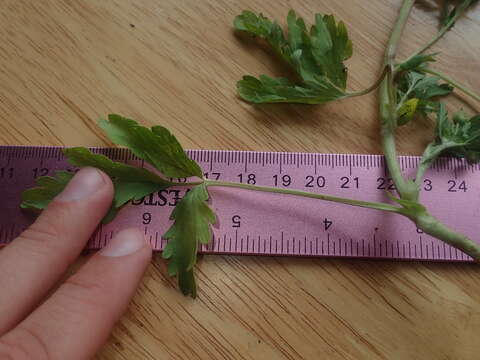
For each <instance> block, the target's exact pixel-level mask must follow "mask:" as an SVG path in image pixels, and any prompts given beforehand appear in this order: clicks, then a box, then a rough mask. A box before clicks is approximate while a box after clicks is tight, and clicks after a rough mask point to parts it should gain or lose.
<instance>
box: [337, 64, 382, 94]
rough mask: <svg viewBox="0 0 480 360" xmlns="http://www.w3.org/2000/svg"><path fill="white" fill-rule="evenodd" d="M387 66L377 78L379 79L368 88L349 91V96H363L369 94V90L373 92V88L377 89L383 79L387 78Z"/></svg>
mask: <svg viewBox="0 0 480 360" xmlns="http://www.w3.org/2000/svg"><path fill="white" fill-rule="evenodd" d="M387 72H388V70H387V67H384V68H383V71H382V74H381V75H380V77H379V78H378V79H377V81H375V82H374V83H373V85H371V86H369V87H368V88H366V89H364V90H359V91H353V92H350V93H347V94H346V96H347V97H355V96H362V95H366V94H368V93H369V92H372V91H373V90H375V89H376V88H377V87H378V86H379V85H380V83H381V82H382V80H383V79H384V78H385V76H386V75H387Z"/></svg>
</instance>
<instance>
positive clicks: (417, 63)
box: [399, 53, 437, 71]
mask: <svg viewBox="0 0 480 360" xmlns="http://www.w3.org/2000/svg"><path fill="white" fill-rule="evenodd" d="M435 55H437V53H435V54H419V55H415V56H413V57H412V58H410V59H408V60H407V61H405V62H403V63H401V64H400V65H399V69H400V70H402V71H410V70H416V69H418V68H420V67H422V66H426V65H427V63H429V62H434V61H436V60H435V58H434V56H435Z"/></svg>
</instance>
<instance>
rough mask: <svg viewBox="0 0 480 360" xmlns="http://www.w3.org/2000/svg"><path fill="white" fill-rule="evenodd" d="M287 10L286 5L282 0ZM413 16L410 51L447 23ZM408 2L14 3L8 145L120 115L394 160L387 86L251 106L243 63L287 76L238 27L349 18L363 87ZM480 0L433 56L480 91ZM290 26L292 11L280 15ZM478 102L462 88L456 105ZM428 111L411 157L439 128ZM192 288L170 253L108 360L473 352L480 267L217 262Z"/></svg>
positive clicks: (3, 30) (405, 136) (458, 355)
mask: <svg viewBox="0 0 480 360" xmlns="http://www.w3.org/2000/svg"><path fill="white" fill-rule="evenodd" d="M273 4H274V5H273ZM434 4H435V3H434V2H425V1H423V2H421V4H420V6H418V7H416V8H415V10H414V11H413V14H412V16H411V19H410V21H409V24H408V28H407V32H406V34H405V36H404V39H403V42H402V46H401V49H400V56H401V57H405V56H406V55H408V54H409V53H411V52H412V51H413V50H415V49H416V48H417V47H419V46H420V45H421V44H422V43H423V42H424V41H425V40H426V39H427V38H429V37H430V36H432V35H433V34H434V32H435V28H436V16H437V12H436V10H435V8H434V7H435V6H434ZM398 7H399V1H393V0H389V1H385V0H371V1H368V2H367V1H362V0H355V1H354V0H350V1H334V0H328V1H327V0H325V1H317V0H315V1H314V0H308V1H300V0H289V1H287V0H281V1H276V2H271V1H264V2H260V1H254V0H238V1H226V0H224V1H213V0H208V1H201V2H200V1H196V0H186V1H174V0H163V1H153V0H137V1H131V0H116V1H114V0H105V1H95V0H84V1H74V0H63V1H60V0H44V1H34V0H30V1H28V0H3V1H2V6H1V8H0V76H1V81H0V143H2V144H11V145H14V144H32V145H69V146H70V145H91V146H97V145H106V144H107V145H108V144H109V143H108V140H107V139H106V138H105V137H104V136H103V135H102V134H101V132H99V130H98V128H97V127H96V119H97V118H99V117H100V116H104V115H105V114H107V113H109V112H117V113H120V114H123V115H126V116H129V117H132V118H134V119H137V120H139V121H141V122H142V123H144V124H148V125H153V124H162V125H165V126H167V127H168V128H170V129H171V130H172V131H173V132H174V133H175V134H176V135H177V136H178V137H179V139H180V141H181V142H182V143H183V144H184V145H185V147H187V148H202V149H242V150H246V149H248V150H273V151H310V152H315V151H316V152H340V153H380V152H381V149H380V146H379V135H378V132H379V125H378V121H377V112H376V106H377V102H376V95H375V94H371V95H368V96H365V97H362V98H355V99H350V100H346V101H342V102H339V103H333V104H328V105H325V106H318V107H311V106H292V105H278V106H258V107H254V106H251V105H249V104H246V103H244V102H242V101H241V100H240V99H239V98H238V97H237V95H236V92H235V82H236V81H237V80H238V79H239V78H240V77H241V76H242V75H243V74H253V75H257V74H260V73H267V74H273V75H279V74H281V73H283V72H284V70H285V69H284V68H282V67H281V66H278V65H277V61H276V60H275V59H274V58H273V57H272V56H271V54H270V53H268V52H267V51H265V49H263V48H262V47H260V46H258V45H257V44H255V43H254V42H251V41H245V39H242V37H238V36H236V35H235V34H234V33H233V32H232V25H231V24H232V20H233V18H234V16H235V15H236V14H238V13H240V11H241V10H243V9H252V10H254V11H261V12H263V13H264V14H266V15H268V16H270V17H273V18H277V19H284V18H285V16H286V13H287V11H288V10H289V9H290V8H294V9H296V10H297V12H298V13H300V14H301V15H302V16H304V17H306V18H307V19H309V20H312V18H313V16H312V14H313V13H315V12H322V13H334V14H335V15H336V16H337V17H338V18H340V19H342V20H343V21H344V22H346V23H347V24H348V26H349V29H350V34H351V37H352V39H353V43H354V56H353V58H352V59H351V60H349V61H348V71H349V75H350V77H349V88H350V89H352V90H359V89H362V88H364V87H366V86H368V85H370V84H371V83H372V82H373V80H374V77H375V75H376V74H378V72H379V66H380V63H381V58H382V52H383V49H384V46H385V42H386V39H387V36H388V33H389V30H390V28H391V26H392V23H393V20H394V18H395V16H396V12H397V9H398ZM479 10H480V9H478V8H477V9H476V10H474V11H472V12H471V13H469V14H468V16H465V17H464V18H463V19H462V21H460V22H459V23H458V25H457V26H456V27H455V28H454V29H453V30H452V31H451V32H450V33H449V34H448V36H447V38H446V39H444V40H442V41H441V42H440V43H439V44H438V45H437V46H436V47H435V51H440V52H441V56H440V59H441V60H440V61H439V62H438V63H436V64H435V66H436V67H437V68H438V69H440V70H443V71H445V72H447V73H449V74H451V75H452V76H454V77H455V78H456V79H458V80H459V81H462V82H464V83H465V84H467V85H468V86H469V87H471V88H477V89H478V87H479V84H480V65H479V63H478V58H479V57H480V46H479V41H478V34H479V33H480V11H479ZM282 23H284V21H283V20H282ZM449 104H450V105H458V104H462V105H463V107H464V108H466V109H469V108H473V109H474V110H475V108H476V111H478V108H479V104H475V103H473V102H472V101H470V100H468V99H465V98H464V97H463V96H462V95H461V94H460V95H459V96H458V97H457V98H454V99H453V100H451V101H450V102H449ZM431 129H432V124H431V123H429V122H428V121H420V122H418V123H416V124H413V125H410V126H407V127H405V128H403V129H402V130H401V131H400V132H399V136H398V143H399V151H400V153H403V154H419V153H420V152H421V150H422V148H423V146H424V145H425V143H426V142H427V141H428V140H429V139H431V137H432V130H431ZM197 271H198V277H199V288H200V291H199V297H198V299H197V300H192V299H189V298H184V297H182V296H181V295H180V293H179V292H178V290H177V289H176V286H175V282H174V281H172V280H171V279H169V278H168V277H167V276H166V268H165V263H164V261H163V260H161V259H160V257H159V256H156V258H155V259H154V261H153V262H152V264H151V266H150V267H149V269H148V272H147V274H146V276H145V279H144V281H143V283H142V285H141V287H140V289H139V291H138V294H137V295H136V297H135V299H134V301H133V302H132V305H131V307H130V309H129V311H128V312H127V313H126V315H125V316H124V318H123V319H122V321H121V322H120V323H119V324H118V326H117V327H116V328H115V330H114V332H113V334H112V336H111V338H110V340H109V341H108V343H107V344H106V345H105V347H104V348H103V350H102V351H101V352H100V353H99V354H98V359H474V358H478V357H479V355H478V354H479V353H480V342H479V341H478V334H479V332H480V311H479V307H480V277H479V275H480V270H479V268H478V267H477V266H474V265H466V264H460V265H455V264H439V263H437V264H434V263H430V264H427V263H416V262H389V261H356V260H355V261H353V260H324V259H309V260H307V259H295V258H261V257H228V256H225V257H220V256H215V257H214V256H206V257H204V258H203V259H202V260H201V261H200V262H199V265H198V268H197Z"/></svg>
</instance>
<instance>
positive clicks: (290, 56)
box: [234, 10, 352, 104]
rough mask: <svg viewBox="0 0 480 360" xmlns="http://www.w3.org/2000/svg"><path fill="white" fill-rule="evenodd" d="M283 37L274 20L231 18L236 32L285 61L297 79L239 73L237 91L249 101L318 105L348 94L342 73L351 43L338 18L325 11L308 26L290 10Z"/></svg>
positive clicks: (248, 16) (245, 14) (248, 15)
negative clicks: (261, 42)
mask: <svg viewBox="0 0 480 360" xmlns="http://www.w3.org/2000/svg"><path fill="white" fill-rule="evenodd" d="M287 26H288V36H285V34H284V32H283V30H282V29H281V28H280V26H279V25H278V24H277V23H276V22H272V21H270V20H269V19H267V18H266V17H264V16H263V15H262V14H259V15H256V14H254V13H253V12H251V11H244V12H243V13H242V14H241V15H239V16H237V17H236V18H235V20H234V27H235V29H236V30H239V31H244V32H247V33H249V34H251V35H252V36H258V37H260V38H262V39H264V40H265V41H266V42H267V43H268V44H269V45H270V46H271V47H272V48H273V49H274V50H275V51H276V53H277V54H278V55H279V56H280V57H281V58H282V59H283V60H284V61H285V62H287V63H288V64H289V65H290V66H291V67H292V69H293V70H294V71H295V72H296V74H297V75H298V78H299V80H300V81H299V82H298V83H294V82H292V81H290V80H287V79H285V78H271V77H268V76H266V75H261V76H260V78H259V79H256V78H254V77H252V76H244V77H243V79H242V80H240V81H239V82H238V83H237V88H238V91H239V95H240V96H241V97H242V98H243V99H245V100H247V101H250V102H254V103H277V102H285V103H304V104H320V103H325V102H328V101H332V100H336V99H340V98H343V97H346V96H348V94H347V93H346V91H345V89H346V82H347V71H346V67H345V65H344V64H343V62H344V61H345V60H347V59H348V58H349V57H350V56H351V55H352V42H351V40H350V39H349V37H348V32H347V29H346V27H345V25H344V24H343V22H338V23H337V22H336V21H335V18H334V17H333V16H331V15H320V14H316V15H315V25H313V26H311V28H310V30H308V29H307V27H306V26H305V22H304V21H303V19H302V18H300V17H297V15H296V14H295V12H294V11H293V10H291V11H290V12H289V13H288V16H287Z"/></svg>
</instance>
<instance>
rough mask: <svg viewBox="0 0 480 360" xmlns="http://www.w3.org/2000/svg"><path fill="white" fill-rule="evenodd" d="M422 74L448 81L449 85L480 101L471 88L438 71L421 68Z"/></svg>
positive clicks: (479, 96) (479, 97)
mask: <svg viewBox="0 0 480 360" xmlns="http://www.w3.org/2000/svg"><path fill="white" fill-rule="evenodd" d="M420 70H421V71H422V72H424V73H428V74H432V75H435V76H438V77H439V78H440V79H442V80H444V81H446V82H447V83H449V84H450V85H452V86H454V87H455V88H457V89H459V90H461V91H463V92H464V93H465V94H467V95H469V96H471V97H472V98H474V99H475V100H477V101H480V95H478V94H476V93H475V92H473V91H472V90H470V89H469V88H467V87H465V86H464V85H462V84H460V83H459V82H458V81H456V80H454V79H452V78H451V77H449V76H447V75H445V74H443V73H441V72H440V71H437V70H433V69H430V68H421V69H420Z"/></svg>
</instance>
